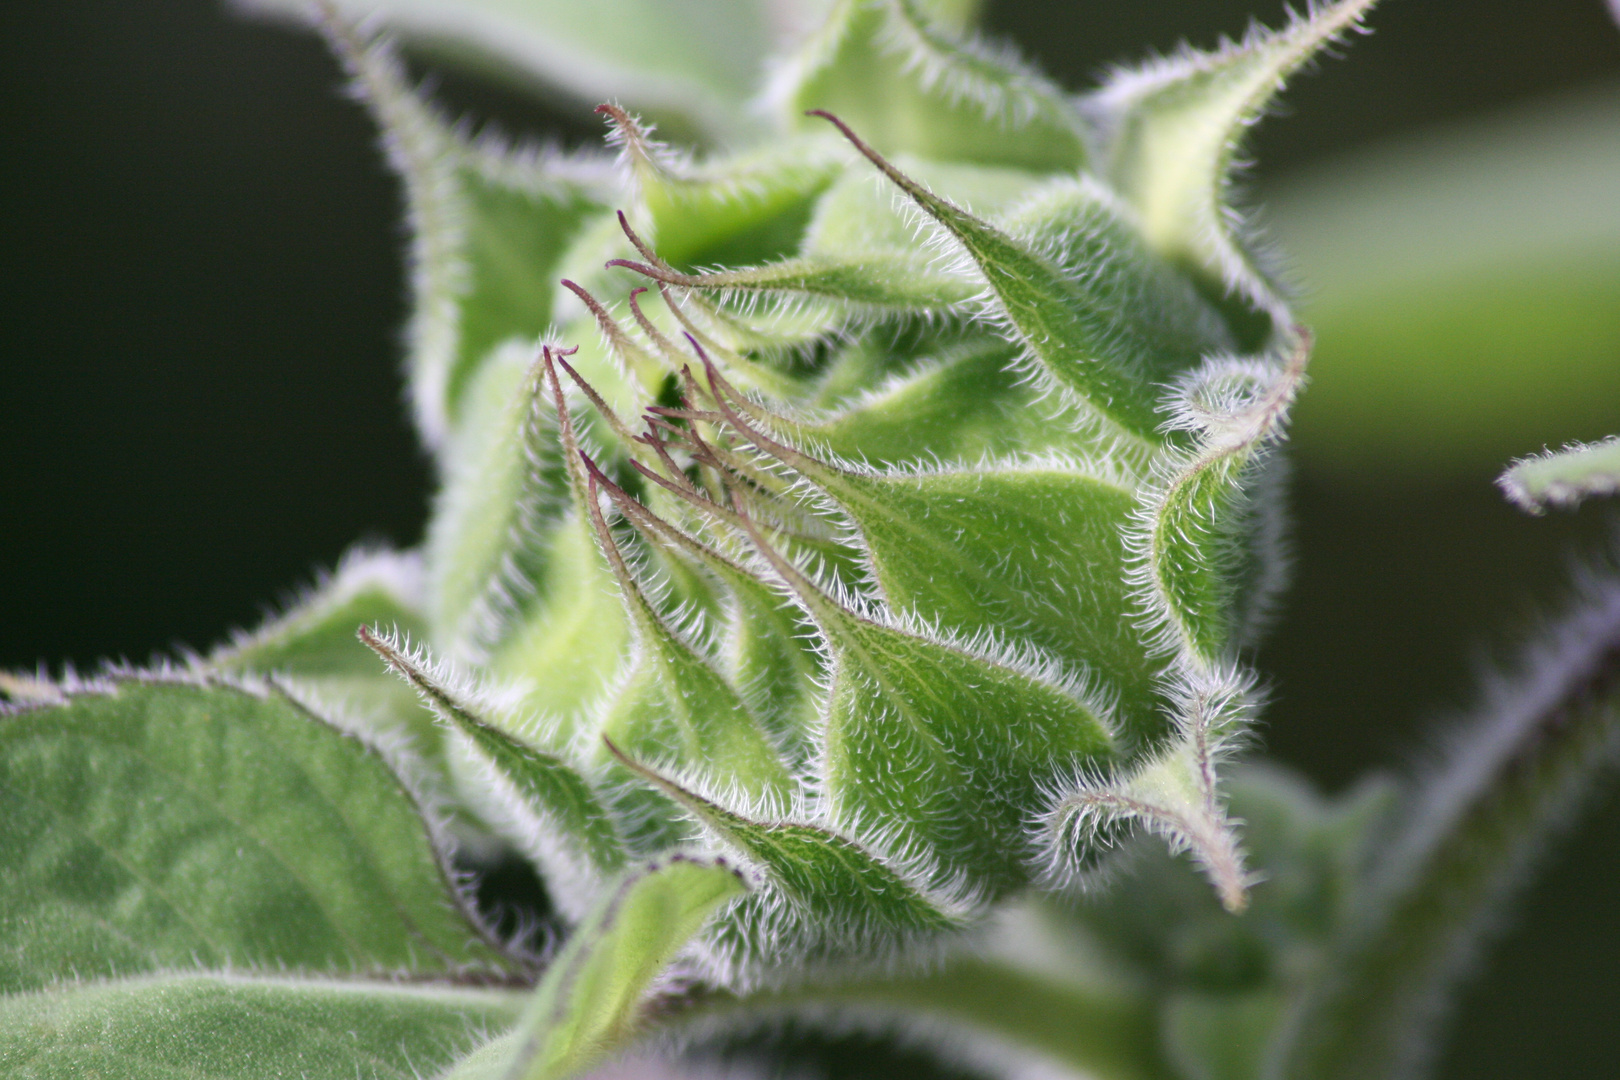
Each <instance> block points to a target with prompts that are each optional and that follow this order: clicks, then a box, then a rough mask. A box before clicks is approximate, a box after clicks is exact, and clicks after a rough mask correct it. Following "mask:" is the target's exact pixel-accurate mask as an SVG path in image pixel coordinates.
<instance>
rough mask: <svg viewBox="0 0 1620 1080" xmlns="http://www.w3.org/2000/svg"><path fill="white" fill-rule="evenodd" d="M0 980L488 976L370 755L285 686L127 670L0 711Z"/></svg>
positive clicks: (381, 765) (469, 929)
mask: <svg viewBox="0 0 1620 1080" xmlns="http://www.w3.org/2000/svg"><path fill="white" fill-rule="evenodd" d="M0 747H3V750H4V753H0V769H3V770H4V771H3V773H0V799H3V800H4V806H5V809H4V813H3V814H0V817H3V818H4V820H5V821H6V828H5V830H3V833H0V851H3V852H4V857H3V858H0V867H3V869H0V904H3V905H4V913H3V915H0V935H3V939H4V940H3V942H0V965H3V966H0V987H3V988H4V989H6V990H11V991H16V990H27V989H32V988H35V987H40V986H45V985H48V984H50V983H52V982H55V981H56V980H59V979H65V978H71V977H78V978H91V977H95V976H114V975H117V976H125V975H131V974H136V973H139V972H144V971H156V970H163V969H172V968H176V967H197V966H204V967H223V966H232V967H237V968H244V967H245V968H251V967H272V968H279V969H283V970H289V971H304V972H342V973H348V972H351V971H353V972H393V971H399V972H410V973H413V974H420V975H431V974H439V975H448V974H452V973H455V972H459V971H463V970H468V969H474V970H483V971H486V972H500V971H502V970H504V969H505V967H506V962H505V961H504V960H503V959H502V957H501V955H500V954H499V953H498V952H496V951H495V949H494V948H493V947H492V946H491V945H489V944H487V943H486V941H485V940H483V938H482V937H481V936H480V934H479V932H478V931H477V930H476V929H475V927H474V925H473V924H472V923H471V922H470V921H469V919H468V916H467V915H466V913H465V912H464V910H463V909H462V907H461V906H460V902H459V899H458V898H457V897H456V896H455V894H454V892H453V890H452V888H451V886H450V884H449V882H448V880H447V878H446V873H445V869H444V867H443V865H442V863H441V861H440V856H439V854H438V853H437V852H436V851H435V849H434V843H433V837H432V836H431V835H430V833H429V831H428V828H427V826H426V825H425V823H424V821H423V816H422V810H421V808H420V807H419V806H418V804H417V803H416V801H415V800H414V798H413V797H412V796H411V795H410V794H409V793H407V791H406V790H405V789H404V788H403V787H402V786H401V784H400V781H399V780H398V779H397V778H396V777H395V775H394V773H393V772H392V771H391V770H390V768H389V766H388V765H387V764H386V763H385V762H384V760H383V758H382V757H381V756H380V755H379V754H378V753H377V752H376V751H375V750H373V749H371V748H370V747H368V746H366V745H364V744H363V743H361V742H360V741H359V740H358V739H356V738H354V737H352V736H349V735H345V734H343V733H342V732H340V731H338V730H337V729H335V728H333V727H330V726H329V725H327V724H325V723H323V722H321V721H319V720H317V719H316V718H315V717H313V716H311V715H310V714H309V713H307V712H306V711H304V710H303V709H302V708H300V707H298V706H297V705H295V704H293V703H292V702H291V701H290V700H288V699H287V698H286V697H284V696H283V695H281V694H279V693H277V692H275V691H273V690H272V691H270V692H268V693H266V694H264V695H262V696H261V695H259V694H256V693H250V692H247V691H245V690H240V689H235V688H231V687H228V686H208V685H196V684H191V683H182V682H166V681H161V680H154V681H148V680H143V679H130V680H125V681H120V682H117V683H114V684H112V685H110V686H107V687H105V688H97V689H96V690H93V691H86V692H74V693H72V694H70V695H69V696H68V698H67V699H66V701H65V702H64V703H63V704H60V705H56V706H53V707H48V708H41V709H35V710H31V711H27V712H22V713H17V714H13V715H4V716H0Z"/></svg>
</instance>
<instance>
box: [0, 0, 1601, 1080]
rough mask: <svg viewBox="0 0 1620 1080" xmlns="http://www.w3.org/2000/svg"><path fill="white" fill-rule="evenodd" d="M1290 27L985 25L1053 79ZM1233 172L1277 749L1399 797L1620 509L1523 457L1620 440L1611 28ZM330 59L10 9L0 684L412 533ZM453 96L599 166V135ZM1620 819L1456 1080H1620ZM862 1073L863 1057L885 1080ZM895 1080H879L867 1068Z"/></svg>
mask: <svg viewBox="0 0 1620 1080" xmlns="http://www.w3.org/2000/svg"><path fill="white" fill-rule="evenodd" d="M1280 13H1281V8H1280V5H1279V4H1277V3H1272V2H1266V3H1260V2H1258V0H1254V2H1252V3H1246V2H1241V0H1173V2H1172V0H1108V2H1103V0H1093V2H1072V0H1071V2H1061V3H1060V2H1050V3H1048V2H1037V0H1000V2H997V0H992V2H991V3H990V5H989V9H988V12H987V22H988V25H989V27H990V28H991V30H992V31H994V32H995V33H998V34H1001V35H1004V36H1009V37H1011V38H1013V39H1014V40H1016V41H1017V42H1018V43H1019V44H1020V45H1021V46H1022V47H1023V48H1024V50H1025V51H1026V52H1028V53H1030V54H1032V55H1033V56H1034V57H1035V58H1036V59H1037V60H1039V61H1040V62H1041V63H1042V64H1044V65H1045V66H1046V67H1047V68H1048V69H1049V70H1050V71H1052V72H1053V73H1054V74H1056V75H1057V76H1058V77H1059V78H1060V79H1061V80H1062V81H1064V82H1065V83H1066V84H1067V85H1069V86H1071V87H1075V88H1079V87H1082V86H1085V85H1087V84H1088V83H1089V82H1090V81H1091V79H1092V77H1093V76H1094V75H1095V73H1096V72H1097V71H1098V70H1100V69H1101V68H1102V66H1103V65H1105V64H1106V63H1108V62H1109V61H1113V60H1131V59H1139V58H1141V57H1143V56H1144V55H1145V54H1146V50H1147V49H1148V48H1149V47H1152V48H1155V49H1158V50H1161V51H1162V50H1167V49H1170V48H1172V47H1174V46H1175V45H1176V44H1177V42H1178V41H1179V40H1181V39H1183V38H1185V39H1187V40H1190V41H1192V42H1193V43H1195V44H1200V45H1208V44H1211V43H1213V41H1214V40H1215V38H1216V36H1217V35H1219V34H1221V33H1223V32H1224V33H1239V32H1241V31H1242V30H1243V28H1244V27H1245V25H1246V24H1247V19H1248V16H1249V15H1250V14H1253V15H1256V16H1258V17H1260V18H1262V19H1264V20H1268V21H1272V22H1275V21H1276V20H1277V19H1278V18H1279V17H1280ZM1373 25H1374V27H1375V28H1376V33H1374V34H1373V35H1372V36H1370V37H1367V38H1365V39H1358V40H1356V41H1355V42H1354V43H1352V44H1351V45H1349V46H1348V47H1347V48H1346V49H1345V50H1344V51H1345V53H1346V58H1345V59H1344V60H1343V61H1338V60H1334V61H1328V62H1326V63H1324V64H1323V65H1321V66H1320V67H1319V69H1318V70H1317V71H1315V72H1313V73H1312V74H1310V75H1308V76H1306V77H1304V78H1302V79H1301V80H1299V82H1298V83H1297V85H1296V86H1295V88H1294V89H1293V90H1292V91H1291V92H1290V94H1289V95H1288V98H1287V104H1288V109H1287V115H1284V116H1280V117H1277V118H1273V119H1271V120H1269V121H1267V123H1266V124H1265V125H1263V126H1262V127H1261V128H1260V129H1259V130H1258V131H1257V133H1256V137H1255V139H1254V140H1253V142H1252V144H1251V150H1252V153H1253V157H1254V158H1255V161H1256V165H1255V167H1254V168H1253V169H1252V170H1251V172H1250V173H1249V174H1248V177H1247V179H1246V181H1245V183H1246V185H1247V187H1248V188H1249V190H1250V191H1251V193H1252V197H1253V199H1254V200H1256V201H1260V202H1265V203H1268V204H1269V209H1268V211H1267V213H1266V214H1265V215H1263V218H1262V220H1263V222H1264V223H1265V225H1266V227H1267V229H1268V232H1269V233H1270V234H1271V235H1272V236H1274V237H1276V238H1277V240H1278V241H1279V242H1280V243H1281V244H1282V245H1283V246H1285V247H1287V248H1288V249H1289V250H1290V252H1291V253H1292V255H1293V256H1294V258H1293V261H1292V263H1291V264H1290V266H1291V275H1292V278H1293V280H1295V281H1297V282H1298V284H1299V285H1300V287H1301V289H1302V291H1303V294H1304V296H1305V305H1304V311H1305V313H1306V315H1307V317H1308V319H1309V321H1311V322H1312V323H1313V324H1314V325H1315V326H1316V328H1317V329H1318V331H1319V335H1320V345H1319V349H1318V353H1317V356H1316V358H1315V360H1314V361H1313V377H1314V385H1313V387H1312V389H1311V390H1310V391H1309V393H1308V394H1307V395H1306V397H1305V398H1304V400H1303V402H1302V404H1301V407H1300V409H1299V413H1298V417H1297V426H1296V436H1295V440H1294V450H1293V457H1294V461H1295V463H1296V466H1297V467H1296V472H1295V479H1294V505H1295V510H1296V513H1295V527H1294V534H1295V549H1296V554H1297V560H1296V574H1295V582H1296V583H1295V586H1294V588H1293V590H1292V591H1291V593H1290V594H1289V596H1288V598H1287V602H1286V604H1285V606H1284V608H1283V611H1282V615H1281V618H1280V619H1279V622H1278V624H1277V627H1276V629H1275V632H1274V633H1273V635H1272V637H1271V639H1270V641H1269V643H1268V644H1267V645H1266V646H1265V648H1264V649H1263V650H1262V653H1261V656H1260V663H1261V666H1262V667H1263V668H1264V669H1265V670H1266V672H1267V673H1268V674H1269V676H1270V677H1271V679H1272V683H1273V687H1274V692H1275V703H1274V705H1273V707H1272V708H1271V709H1270V711H1269V713H1268V715H1267V725H1266V730H1265V733H1264V734H1265V739H1266V744H1267V746H1268V749H1269V750H1270V751H1271V752H1272V753H1274V754H1276V755H1278V756H1279V757H1281V758H1283V759H1285V760H1287V761H1289V762H1291V763H1293V764H1295V765H1297V766H1298V767H1300V768H1302V769H1304V770H1305V771H1307V772H1308V773H1310V774H1311V775H1312V776H1314V777H1315V778H1316V779H1317V780H1318V781H1320V782H1321V783H1322V784H1324V785H1326V786H1328V787H1330V788H1340V787H1342V786H1344V785H1345V784H1347V783H1348V782H1349V781H1350V780H1351V778H1353V777H1354V776H1356V775H1358V774H1359V773H1361V772H1362V771H1364V770H1365V769H1368V768H1374V767H1393V766H1397V765H1399V764H1400V763H1402V762H1404V761H1407V760H1409V759H1410V758H1411V757H1412V755H1413V754H1414V753H1416V752H1419V751H1420V750H1421V749H1422V747H1423V746H1424V744H1425V735H1424V733H1425V732H1426V731H1432V730H1433V725H1434V724H1435V723H1436V722H1441V721H1443V719H1444V717H1445V716H1446V715H1447V714H1454V713H1456V712H1457V711H1459V710H1461V709H1463V708H1465V707H1466V706H1467V704H1468V702H1469V700H1470V695H1471V689H1470V688H1471V686H1472V685H1473V682H1474V678H1475V675H1476V673H1477V671H1478V670H1480V669H1481V668H1483V667H1485V666H1488V665H1491V664H1495V663H1500V662H1501V658H1502V657H1504V656H1510V655H1511V652H1512V643H1513V641H1514V640H1515V639H1516V634H1517V633H1518V632H1519V631H1520V630H1521V629H1522V628H1524V627H1525V626H1527V625H1529V624H1530V623H1531V622H1533V620H1534V619H1535V618H1536V616H1537V614H1538V613H1544V612H1547V611H1549V610H1552V609H1554V608H1556V601H1557V598H1558V597H1559V595H1560V593H1561V588H1562V582H1563V581H1564V580H1565V578H1566V570H1567V568H1568V565H1569V563H1570V561H1571V559H1572V558H1575V557H1580V556H1582V554H1583V553H1584V554H1585V556H1591V555H1592V554H1594V553H1596V552H1599V551H1601V550H1603V549H1604V548H1606V547H1607V546H1609V544H1610V542H1611V540H1612V537H1613V533H1614V526H1613V516H1612V515H1613V511H1611V510H1610V508H1608V507H1606V506H1604V505H1602V504H1595V505H1592V506H1589V507H1586V508H1583V509H1582V510H1580V511H1578V512H1576V513H1573V514H1561V515H1554V516H1550V517H1547V518H1543V519H1531V518H1526V517H1524V516H1522V515H1520V514H1518V513H1517V512H1516V511H1513V510H1511V509H1509V508H1508V507H1507V506H1506V505H1505V504H1503V503H1502V501H1501V500H1500V499H1499V497H1498V496H1497V494H1496V492H1495V491H1494V489H1493V488H1492V486H1491V483H1490V481H1491V479H1492V478H1493V477H1494V475H1495V474H1496V472H1497V471H1499V469H1500V468H1501V466H1502V465H1503V464H1504V463H1505V461H1506V459H1507V458H1509V457H1511V456H1513V455H1516V454H1522V453H1527V452H1531V451H1534V450H1537V449H1540V448H1541V446H1542V445H1544V444H1550V445H1557V444H1559V443H1561V442H1563V441H1565V440H1567V439H1572V438H1592V437H1596V436H1600V435H1603V434H1605V433H1608V432H1611V431H1620V30H1616V28H1615V27H1614V25H1613V24H1612V22H1611V21H1610V19H1609V17H1608V14H1607V12H1606V11H1605V8H1604V4H1603V3H1602V0H1535V2H1527V0H1388V2H1387V3H1386V4H1385V6H1384V7H1383V8H1382V9H1381V10H1380V11H1378V12H1376V13H1375V16H1374V18H1373ZM339 85H340V84H339V75H338V72H337V68H336V65H335V64H334V63H333V62H332V61H331V60H330V58H328V57H327V56H326V55H325V53H324V51H323V49H322V48H321V46H320V45H319V43H318V42H316V41H315V40H314V39H313V38H312V37H310V36H308V35H304V34H299V33H294V32H291V31H289V30H286V29H283V28H279V27H274V26H265V25H261V24H255V23H251V22H246V21H243V20H242V19H240V18H236V17H233V16H232V15H230V14H229V13H228V12H227V11H226V10H225V9H224V8H223V7H222V6H221V5H219V4H217V3H215V2H213V0H162V2H156V0H146V2H143V3H131V2H129V0H58V2H55V3H51V4H10V5H6V6H5V7H4V8H3V9H0V102H4V105H3V106H0V109H3V113H0V115H3V116H4V118H5V142H6V149H5V152H4V154H0V312H3V314H0V364H3V365H4V381H3V382H0V387H3V388H4V389H0V462H3V463H4V478H3V480H0V667H27V668H32V667H34V666H35V665H36V664H41V663H44V664H49V665H52V666H55V665H58V664H61V663H63V662H69V661H71V662H73V663H76V664H79V665H81V666H92V665H93V664H94V663H95V662H96V661H98V660H99V659H100V658H104V657H117V656H122V657H128V658H130V659H133V660H145V659H146V658H148V657H149V656H150V655H152V654H153V653H155V652H173V651H174V650H175V649H176V648H177V647H179V646H181V645H182V644H189V645H192V646H196V647H205V646H206V645H208V644H209V643H210V642H213V641H215V640H217V639H218V638H219V637H220V636H222V635H223V634H224V633H225V632H226V631H227V629H228V628H230V627H233V626H242V625H247V624H251V623H253V622H254V621H256V619H257V618H258V617H259V614H260V612H261V611H262V610H264V609H263V605H264V604H265V603H266V602H268V601H272V600H274V599H275V598H276V597H277V596H285V595H286V594H287V592H288V590H289V589H291V588H293V587H295V586H297V585H299V584H300V583H303V582H306V581H308V580H309V579H310V576H311V573H312V569H313V568H315V567H318V566H330V565H331V564H332V563H333V562H334V561H335V560H336V558H337V557H338V555H339V554H340V553H341V552H342V551H343V549H344V548H345V547H346V546H348V545H349V543H351V542H352V541H353V540H354V539H356V538H357V537H371V538H376V539H383V540H387V541H390V542H392V543H396V544H401V545H406V544H411V543H413V542H415V540H416V539H417V538H418V537H419V535H420V531H421V527H422V521H423V517H424V511H425V504H426V502H425V501H426V498H427V492H428V483H429V474H428V469H427V466H426V462H425V459H424V457H423V455H422V454H421V453H420V451H419V450H417V448H416V446H415V443H414V438H413V436H412V434H411V432H410V430H409V428H408V425H407V423H406V420H405V410H404V408H403V401H402V395H401V389H400V384H399V380H398V378H397V374H396V370H397V364H398V355H399V344H398V341H399V333H400V327H401V325H402V323H403V319H404V314H405V305H404V277H403V267H402V261H401V252H402V249H403V243H404V240H403V236H402V233H401V227H400V224H399V219H400V205H399V192H398V190H397V186H396V185H395V183H394V181H393V180H392V178H391V177H389V176H388V174H387V173H386V171H385V169H384V168H383V167H382V164H381V160H380V156H379V154H378V153H377V151H376V149H375V135H374V133H373V131H372V129H371V126H370V124H369V122H368V120H367V119H366V117H365V116H364V114H363V112H362V111H361V110H360V109H359V107H357V106H356V105H355V104H354V103H352V102H351V101H348V100H347V99H346V98H345V97H344V95H343V94H342V93H341V92H340V89H339ZM438 86H439V94H440V96H441V97H442V98H443V99H445V100H447V101H449V102H451V103H453V104H454V105H455V106H456V107H457V108H460V109H465V110H468V111H470V112H471V113H473V114H474V115H478V116H485V117H494V118H496V119H498V121H499V122H500V123H501V124H502V126H503V127H505V129H506V130H508V131H510V132H514V133H518V134H546V133H549V134H551V135H553V136H554V137H556V138H559V139H561V140H563V141H565V142H567V143H569V144H574V145H579V144H583V143H585V142H587V141H589V140H592V139H594V138H596V137H597V135H598V133H599V132H598V128H597V126H596V125H595V124H594V123H593V122H591V120H590V118H589V117H588V114H587V112H586V110H585V109H584V108H582V107H579V105H578V103H568V102H560V101H559V102H554V103H551V104H550V105H549V106H545V107H542V106H536V105H534V104H532V103H530V102H528V101H527V100H525V99H523V98H522V97H520V96H519V95H516V94H514V93H512V92H511V91H509V90H506V89H504V88H501V87H499V86H486V85H481V84H479V83H477V82H475V81H471V80H468V79H465V78H461V77H455V76H450V75H445V76H443V77H441V78H440V79H439V81H438ZM1617 867H1620V799H1616V798H1614V797H1612V796H1605V797H1603V798H1602V799H1600V800H1599V802H1598V804H1597V805H1594V807H1593V808H1592V812H1591V813H1590V814H1589V815H1588V817H1587V818H1586V819H1585V821H1584V824H1582V825H1581V826H1580V827H1579V828H1578V829H1577V830H1576V831H1575V833H1574V835H1573V836H1572V837H1571V838H1570V840H1569V842H1568V843H1566V844H1565V845H1563V846H1562V847H1561V848H1560V849H1559V850H1558V851H1557V852H1556V853H1554V854H1553V855H1552V856H1551V857H1550V858H1549V860H1548V863H1547V872H1546V873H1545V875H1544V876H1543V878H1542V879H1541V880H1540V881H1539V882H1538V883H1537V884H1536V885H1535V887H1534V888H1533V889H1532V890H1530V891H1529V892H1528V893H1527V895H1526V897H1525V899H1524V902H1523V906H1522V911H1523V912H1524V914H1523V916H1522V917H1521V918H1520V919H1519V920H1518V921H1517V922H1516V923H1515V924H1514V925H1513V928H1512V929H1510V930H1509V931H1507V932H1506V933H1505V934H1504V935H1503V937H1502V938H1501V939H1500V943H1499V944H1498V945H1497V946H1496V947H1494V948H1493V949H1492V950H1491V951H1490V952H1489V954H1488V955H1487V956H1486V958H1485V959H1484V961H1483V963H1482V971H1483V975H1482V977H1481V978H1480V979H1479V980H1478V981H1476V982H1475V983H1473V984H1471V987H1470V989H1469V990H1468V992H1467V993H1466V995H1465V996H1464V999H1463V1002H1462V1005H1461V1008H1460V1011H1459V1015H1458V1017H1457V1020H1456V1023H1455V1025H1454V1027H1453V1029H1452V1033H1451V1035H1450V1037H1449V1040H1448V1048H1447V1050H1446V1053H1445V1059H1444V1065H1443V1068H1442V1073H1441V1074H1442V1075H1443V1076H1446V1077H1454V1078H1461V1077H1480V1076H1493V1077H1526V1078H1528V1077H1543V1078H1544V1077H1586V1076H1594V1075H1603V1074H1605V1073H1607V1072H1608V1071H1609V1070H1610V1069H1612V1068H1613V1065H1612V1062H1613V1061H1615V1060H1616V1059H1617V1058H1620V1027H1617V1026H1616V1025H1615V1024H1614V1023H1613V1021H1612V1016H1613V1014H1614V1012H1615V1010H1616V1009H1617V1007H1620V974H1617V973H1620V929H1617V925H1620V870H1617V869H1616V868H1617ZM859 1056H860V1055H855V1059H857V1060H858V1059H859ZM868 1074H869V1075H874V1076H875V1075H881V1074H882V1070H881V1069H880V1068H879V1067H878V1066H877V1065H876V1064H872V1065H870V1066H869V1067H868Z"/></svg>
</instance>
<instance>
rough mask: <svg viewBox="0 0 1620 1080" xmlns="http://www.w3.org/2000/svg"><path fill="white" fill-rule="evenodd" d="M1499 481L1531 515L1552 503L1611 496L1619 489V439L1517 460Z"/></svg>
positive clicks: (1567, 505) (1562, 504) (1575, 501)
mask: <svg viewBox="0 0 1620 1080" xmlns="http://www.w3.org/2000/svg"><path fill="white" fill-rule="evenodd" d="M1496 483H1497V486H1498V487H1500V488H1501V489H1502V492H1503V494H1505V495H1506V496H1507V497H1508V498H1509V499H1511V500H1512V501H1513V502H1515V503H1517V504H1518V505H1519V506H1520V507H1521V508H1523V509H1525V510H1528V511H1530V512H1531V513H1532V514H1539V513H1541V512H1542V511H1544V510H1546V509H1547V507H1549V506H1558V507H1571V506H1575V505H1576V504H1578V503H1579V502H1580V501H1581V500H1582V499H1584V498H1586V497H1587V496H1589V495H1612V494H1614V493H1615V492H1616V491H1617V490H1620V441H1617V440H1615V439H1606V440H1604V441H1603V442H1600V443H1589V444H1585V445H1582V444H1577V445H1574V446H1566V447H1564V449H1562V450H1558V451H1555V452H1553V453H1549V454H1540V455H1537V456H1536V457H1532V458H1526V459H1524V460H1523V461H1516V462H1514V463H1513V467H1512V468H1510V469H1509V470H1508V471H1507V472H1505V473H1503V474H1502V475H1501V476H1499V477H1497V479H1496Z"/></svg>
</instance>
